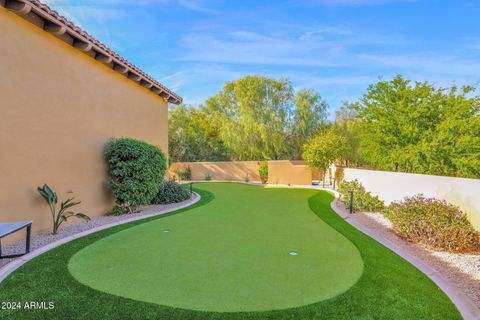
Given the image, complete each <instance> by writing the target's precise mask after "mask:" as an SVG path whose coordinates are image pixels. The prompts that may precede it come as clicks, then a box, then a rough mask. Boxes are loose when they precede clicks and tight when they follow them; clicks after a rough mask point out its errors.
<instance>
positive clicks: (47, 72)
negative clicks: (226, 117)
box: [0, 8, 168, 232]
mask: <svg viewBox="0 0 480 320" xmlns="http://www.w3.org/2000/svg"><path fill="white" fill-rule="evenodd" d="M0 30H1V31H0V57H1V60H2V61H1V62H0V111H1V117H0V181H1V182H0V222H3V221H12V220H34V224H33V227H34V231H37V232H38V231H40V230H42V231H43V230H47V229H49V228H50V227H51V220H50V216H49V211H48V207H47V206H46V204H45V203H44V201H43V199H41V198H40V197H39V196H38V194H37V191H36V187H37V186H39V185H41V184H43V183H48V184H49V185H50V186H51V187H52V188H54V190H56V191H57V193H58V195H59V197H60V198H61V199H63V198H65V197H66V193H67V192H68V191H74V195H75V197H76V199H78V200H81V201H82V204H81V205H80V206H79V207H78V209H79V210H81V211H83V212H85V213H87V214H89V215H90V216H98V215H102V214H104V213H106V212H107V211H108V210H109V209H110V206H111V199H110V197H109V195H108V193H107V191H106V189H105V187H104V181H105V164H104V161H103V158H102V148H103V145H104V144H105V142H106V141H107V140H108V139H109V138H111V137H122V136H125V137H133V138H137V139H141V140H144V141H147V142H149V143H152V144H155V145H158V146H160V147H161V148H162V149H163V150H164V151H165V152H167V150H168V147H167V144H168V138H167V125H168V123H167V121H168V120H167V106H166V102H165V101H164V100H163V99H162V98H161V97H159V96H158V95H156V94H154V93H153V92H151V91H149V90H147V89H145V88H143V87H141V86H139V85H137V84H136V83H134V82H132V81H131V80H128V79H127V78H125V77H123V76H122V75H120V74H119V73H116V72H114V71H112V70H111V69H109V68H108V67H107V66H104V65H103V64H101V63H100V62H97V61H95V60H94V59H92V58H90V57H88V56H87V55H85V54H83V53H81V52H80V51H79V50H78V49H74V48H72V47H70V46H69V45H67V44H66V43H64V42H62V41H60V40H58V39H56V38H55V37H53V36H51V35H50V34H48V33H47V32H44V31H43V30H41V29H40V28H38V27H36V26H34V25H32V24H30V23H29V22H26V21H24V20H23V19H21V18H20V17H18V16H16V15H15V14H13V13H10V12H8V11H7V10H5V9H4V8H0ZM72 222H74V219H72Z"/></svg>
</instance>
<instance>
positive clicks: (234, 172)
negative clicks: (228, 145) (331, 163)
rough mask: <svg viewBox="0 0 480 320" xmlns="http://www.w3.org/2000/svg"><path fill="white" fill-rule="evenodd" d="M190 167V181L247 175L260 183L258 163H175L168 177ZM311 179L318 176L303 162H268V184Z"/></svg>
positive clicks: (235, 178) (301, 182)
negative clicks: (208, 175)
mask: <svg viewBox="0 0 480 320" xmlns="http://www.w3.org/2000/svg"><path fill="white" fill-rule="evenodd" d="M187 167H190V169H191V170H192V180H205V177H206V175H207V174H210V175H211V176H212V179H213V180H224V181H245V176H246V175H247V174H248V176H249V179H250V181H252V182H260V175H259V172H258V171H259V168H260V162H258V161H224V162H176V163H172V165H171V166H170V172H169V174H170V176H172V175H175V169H182V170H184V169H185V168H187ZM312 178H317V179H318V174H317V175H316V174H315V173H313V175H312V170H311V169H310V168H308V167H307V166H306V165H305V161H290V160H272V161H268V183H271V184H299V185H310V184H311V183H312Z"/></svg>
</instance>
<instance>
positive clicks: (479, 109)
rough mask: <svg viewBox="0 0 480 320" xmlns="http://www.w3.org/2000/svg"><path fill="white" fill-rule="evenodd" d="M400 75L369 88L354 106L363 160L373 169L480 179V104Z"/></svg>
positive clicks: (460, 92)
mask: <svg viewBox="0 0 480 320" xmlns="http://www.w3.org/2000/svg"><path fill="white" fill-rule="evenodd" d="M473 91H474V88H473V87H469V86H466V87H462V88H458V87H456V86H453V87H452V88H449V89H445V88H441V87H440V88H436V87H435V86H434V85H432V84H430V83H428V82H414V83H412V82H411V81H409V80H406V79H404V78H402V77H400V76H397V77H395V78H394V79H392V80H390V81H379V82H378V83H376V84H374V85H371V86H369V88H368V90H367V93H366V94H365V95H364V96H363V98H362V99H361V100H360V103H359V104H357V105H356V110H357V112H358V114H357V116H356V118H357V120H356V126H357V129H358V132H359V137H360V150H361V157H362V158H361V160H362V162H364V163H367V164H369V165H371V166H372V167H374V168H378V169H381V170H395V171H405V172H414V173H426V174H438V175H452V176H463V177H480V160H479V159H480V99H479V97H473V96H470V95H471V94H472V93H473Z"/></svg>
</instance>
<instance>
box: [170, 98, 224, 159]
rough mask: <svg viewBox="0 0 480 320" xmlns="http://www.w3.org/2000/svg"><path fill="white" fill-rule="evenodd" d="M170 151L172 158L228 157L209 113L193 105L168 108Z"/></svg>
mask: <svg viewBox="0 0 480 320" xmlns="http://www.w3.org/2000/svg"><path fill="white" fill-rule="evenodd" d="M168 122H169V127H168V138H169V154H170V159H171V160H172V161H202V160H206V161H220V160H227V159H229V155H228V151H227V149H226V148H225V146H224V144H223V142H222V141H221V140H220V138H219V136H218V134H219V133H218V130H217V128H216V127H214V126H213V124H212V121H210V119H209V117H208V114H206V113H205V112H203V111H202V110H201V109H195V108H193V107H191V106H186V105H183V104H182V105H177V106H173V107H171V108H170V110H169V119H168Z"/></svg>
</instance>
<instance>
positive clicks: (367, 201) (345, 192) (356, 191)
mask: <svg viewBox="0 0 480 320" xmlns="http://www.w3.org/2000/svg"><path fill="white" fill-rule="evenodd" d="M350 191H353V211H378V210H381V209H383V208H384V206H385V205H384V203H383V201H382V200H380V199H379V198H378V197H377V196H373V195H372V194H371V193H370V192H368V191H366V190H365V188H364V187H363V185H362V184H361V183H360V182H359V181H358V180H353V181H343V182H342V183H340V185H339V187H338V192H339V193H340V199H341V200H342V201H343V202H344V203H345V206H347V208H348V207H350Z"/></svg>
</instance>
